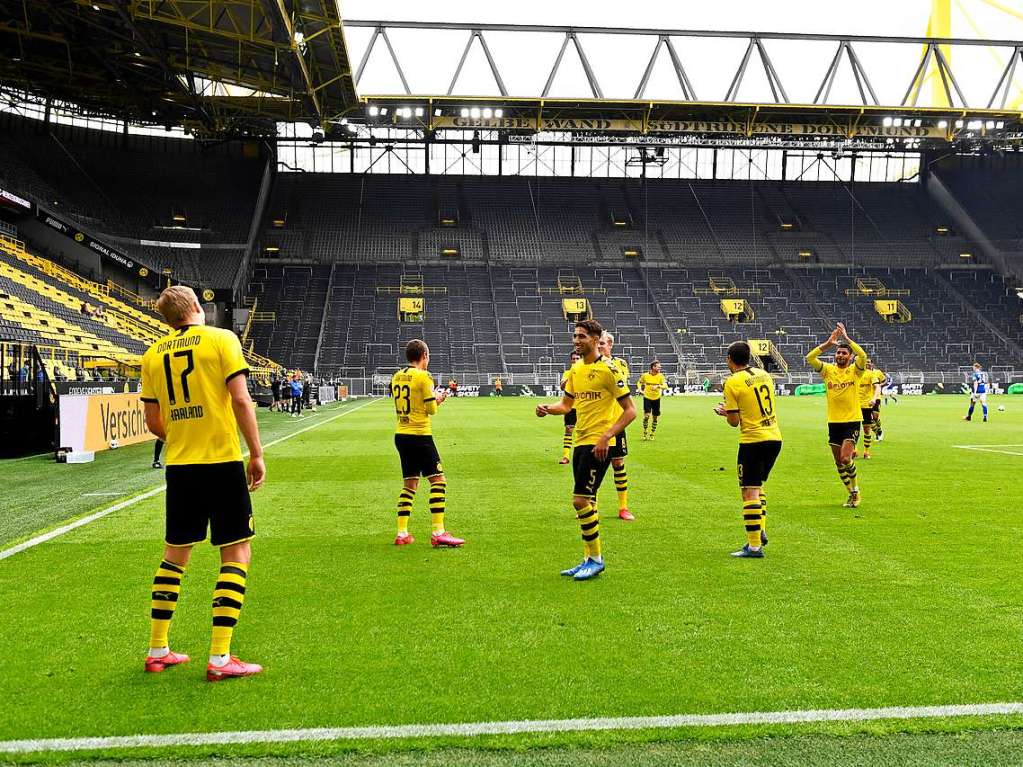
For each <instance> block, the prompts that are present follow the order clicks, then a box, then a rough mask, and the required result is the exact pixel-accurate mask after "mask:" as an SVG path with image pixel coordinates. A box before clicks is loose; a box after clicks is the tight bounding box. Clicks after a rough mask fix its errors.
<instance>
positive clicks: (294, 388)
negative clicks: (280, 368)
mask: <svg viewBox="0 0 1023 767" xmlns="http://www.w3.org/2000/svg"><path fill="white" fill-rule="evenodd" d="M303 388H304V387H303V386H302V377H301V376H300V375H299V374H298V373H295V375H294V376H292V378H291V416H292V417H293V418H298V417H299V416H300V415H302V389H303Z"/></svg>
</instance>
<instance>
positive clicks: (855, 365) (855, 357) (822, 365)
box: [806, 322, 867, 509]
mask: <svg viewBox="0 0 1023 767" xmlns="http://www.w3.org/2000/svg"><path fill="white" fill-rule="evenodd" d="M832 347H836V348H835V364H833V365H832V364H831V363H828V362H821V360H820V359H819V358H820V356H821V355H822V354H824V352H826V351H828V350H829V349H831V348H832ZM806 361H807V363H808V364H809V365H810V367H812V368H813V369H814V370H816V371H817V372H818V373H820V375H821V378H822V379H824V384H825V385H826V386H827V397H828V444H829V445H831V453H832V455H833V456H834V457H835V466H836V467H837V469H838V476H839V477H841V479H842V484H844V485H845V488H846V490H848V491H849V498H848V500H846V502H845V503H844V504H843V505H844V506H845V507H846V508H850V509H854V508H856V507H857V506H859V505H860V487H859V485H858V484H857V481H856V464H855V462H854V461H853V452H854V451H855V450H856V440H857V438H858V437H859V431H860V417H861V413H860V398H859V392H858V387H859V383H860V379H861V378H862V377H863V375H864V374H865V373H866V370H867V355H866V352H864V351H863V349H861V348H860V347H859V346H858V345H857V344H856V342H855V341H853V340H852V339H850V338H849V335H848V334H847V333H846V332H845V325H843V324H842V323H841V322H840V323H838V326H837V327H836V328H835V329H834V330H833V331H832V333H831V335H830V336H829V337H828V340H827V341H825V342H824V343H823V344H821V345H820V346H818V347H817V348H815V349H812V350H811V351H810V353H809V354H807V355H806Z"/></svg>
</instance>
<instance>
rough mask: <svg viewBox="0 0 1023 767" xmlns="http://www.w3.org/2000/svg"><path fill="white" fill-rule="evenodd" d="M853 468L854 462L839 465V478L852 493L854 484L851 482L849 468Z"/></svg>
mask: <svg viewBox="0 0 1023 767" xmlns="http://www.w3.org/2000/svg"><path fill="white" fill-rule="evenodd" d="M850 466H852V461H850V462H849V463H843V464H839V465H838V476H839V478H840V479H841V480H842V484H843V485H845V489H846V490H848V491H849V492H850V493H851V492H852V483H851V482H850V481H849V468H850Z"/></svg>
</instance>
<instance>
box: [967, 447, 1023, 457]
mask: <svg viewBox="0 0 1023 767" xmlns="http://www.w3.org/2000/svg"><path fill="white" fill-rule="evenodd" d="M952 447H955V448H958V449H960V450H976V451H977V452H978V453H999V454H1001V455H1023V452H1020V451H1018V450H997V449H996V448H1000V447H1023V445H952Z"/></svg>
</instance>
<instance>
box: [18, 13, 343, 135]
mask: <svg viewBox="0 0 1023 767" xmlns="http://www.w3.org/2000/svg"><path fill="white" fill-rule="evenodd" d="M0 84H2V85H3V86H7V87H9V88H12V89H18V90H23V91H28V92H30V93H33V94H36V95H41V96H45V97H47V98H52V99H56V100H59V101H63V102H70V103H75V104H78V105H79V106H81V107H82V108H83V109H84V110H87V111H92V112H94V113H97V114H105V115H112V116H115V117H119V118H123V119H126V120H129V121H132V122H146V123H155V124H168V125H171V124H173V125H184V126H186V127H192V128H193V129H194V130H196V131H197V132H202V133H207V134H223V133H231V132H240V131H241V130H243V129H245V128H247V127H251V128H252V129H253V130H259V131H263V130H265V129H266V127H267V126H272V124H273V121H275V120H285V121H298V120H307V121H312V122H315V123H319V124H326V123H328V122H329V121H330V120H332V119H335V118H336V117H338V116H341V115H343V114H344V113H345V112H346V111H347V110H349V109H350V108H352V106H353V105H355V103H356V96H355V87H354V84H353V82H352V76H351V71H350V66H349V63H348V54H347V52H346V49H345V41H344V37H343V34H342V30H341V20H340V17H339V13H338V7H337V2H336V0H0Z"/></svg>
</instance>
